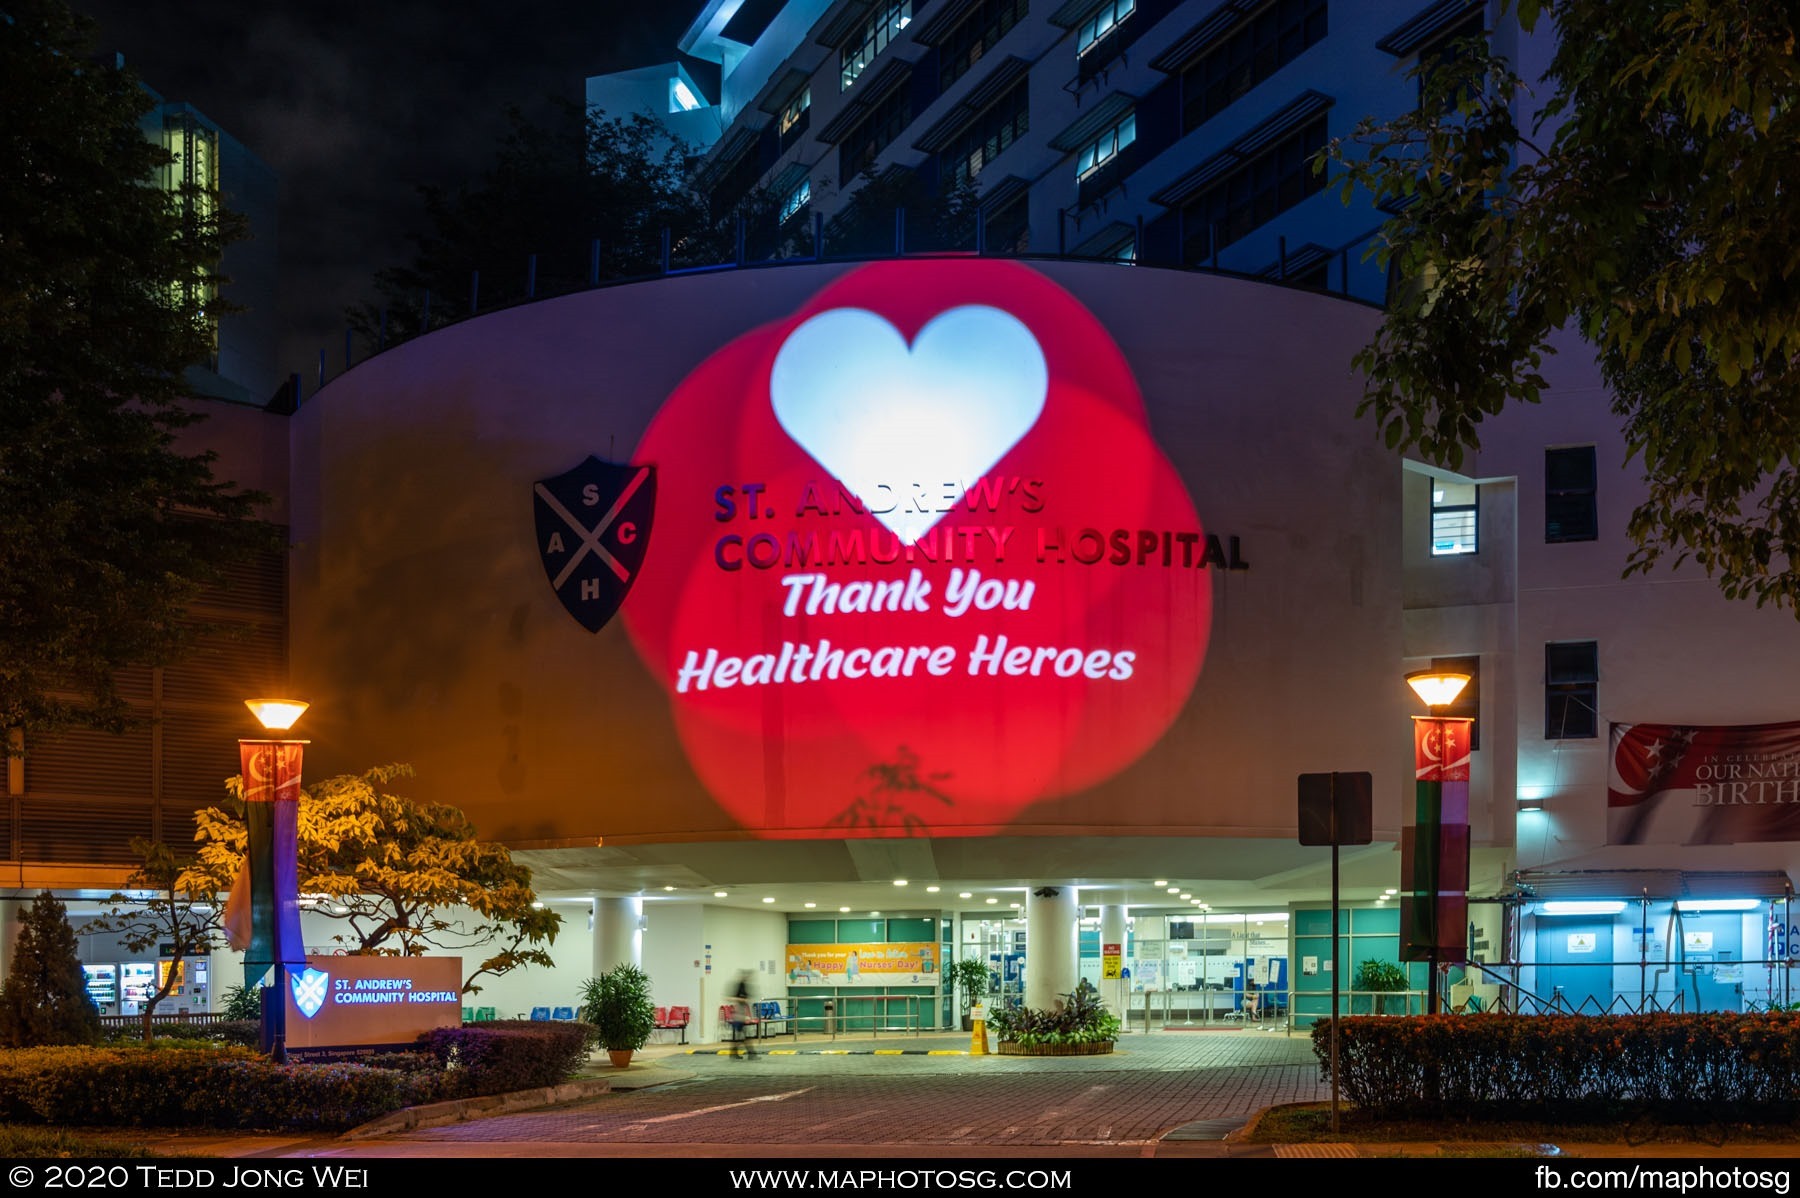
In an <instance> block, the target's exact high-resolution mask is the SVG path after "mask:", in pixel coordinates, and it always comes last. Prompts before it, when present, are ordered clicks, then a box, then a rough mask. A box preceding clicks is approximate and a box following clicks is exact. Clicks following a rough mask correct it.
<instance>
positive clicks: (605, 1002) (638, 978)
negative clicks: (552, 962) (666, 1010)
mask: <svg viewBox="0 0 1800 1198" xmlns="http://www.w3.org/2000/svg"><path fill="white" fill-rule="evenodd" d="M581 1019H582V1021H583V1022H584V1023H591V1024H593V1025H594V1029H595V1032H596V1033H597V1035H598V1036H599V1039H600V1043H602V1044H604V1045H605V1046H606V1047H607V1048H608V1049H612V1050H618V1051H631V1052H636V1051H637V1050H638V1049H640V1048H642V1047H643V1046H644V1045H645V1044H648V1043H649V1042H650V1033H651V1032H653V1031H655V1030H656V1007H655V1006H654V1005H653V1004H652V1003H651V1001H650V977H649V975H648V974H646V973H645V972H644V971H643V970H641V969H639V968H638V967H637V966H635V965H618V966H615V967H613V968H612V969H609V970H607V971H606V972H605V973H603V974H601V975H600V976H599V977H597V978H589V979H588V980H587V981H586V982H584V983H582V987H581Z"/></svg>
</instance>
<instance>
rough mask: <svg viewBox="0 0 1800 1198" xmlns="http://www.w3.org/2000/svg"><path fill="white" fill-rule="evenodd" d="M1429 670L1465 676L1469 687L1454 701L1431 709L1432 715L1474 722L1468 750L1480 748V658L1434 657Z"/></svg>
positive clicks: (1470, 732)
mask: <svg viewBox="0 0 1800 1198" xmlns="http://www.w3.org/2000/svg"><path fill="white" fill-rule="evenodd" d="M1431 668H1432V669H1434V670H1445V671H1448V672H1449V673H1453V674H1467V675H1468V676H1469V685H1467V686H1465V687H1463V688H1462V693H1461V694H1459V695H1457V696H1456V701H1455V702H1453V703H1446V704H1444V705H1443V706H1441V707H1434V708H1432V709H1431V710H1432V714H1434V715H1448V716H1456V717H1459V718H1466V719H1470V720H1473V721H1475V722H1474V723H1472V724H1470V725H1469V748H1471V749H1479V748H1480V747H1481V656H1480V655H1479V654H1476V655H1475V656H1472V657H1434V658H1432V659H1431Z"/></svg>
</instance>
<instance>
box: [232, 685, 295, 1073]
mask: <svg viewBox="0 0 1800 1198" xmlns="http://www.w3.org/2000/svg"><path fill="white" fill-rule="evenodd" d="M244 706H246V707H248V708H249V709H250V712H251V714H252V715H254V716H255V717H256V719H257V722H258V723H260V724H261V725H262V726H263V728H264V729H265V730H267V731H269V732H286V731H287V730H288V729H290V728H292V727H293V726H294V721H296V720H298V719H299V718H300V714H301V713H302V712H304V711H305V710H306V707H307V705H306V704H305V703H302V702H300V701H299V700H297V699H246V700H244ZM310 743H311V742H310V741H304V740H291V739H287V738H280V739H267V738H263V739H241V740H239V741H238V759H239V762H240V764H241V765H242V768H243V773H244V827H245V831H246V833H247V834H248V835H247V841H246V844H245V846H244V852H245V862H246V868H247V871H248V875H249V882H250V894H249V899H250V938H249V944H248V947H246V948H245V950H244V985H245V987H246V988H249V987H254V986H257V985H259V984H260V983H261V982H262V979H263V975H264V974H265V973H267V972H268V971H269V970H270V969H271V968H272V969H273V970H274V971H275V976H274V978H273V985H272V986H271V987H270V991H269V992H266V995H265V1000H264V1001H265V1002H269V1001H273V1003H274V1010H273V1011H272V1012H270V1013H269V1015H268V1017H267V1018H265V1019H264V1021H263V1036H262V1040H263V1043H262V1048H263V1051H265V1052H267V1053H269V1055H270V1056H271V1057H272V1058H273V1059H274V1060H275V1061H277V1062H279V1063H285V1062H286V1061H287V987H288V979H287V970H288V966H289V965H298V966H299V967H300V968H301V969H305V968H306V946H305V944H304V943H303V942H302V941H301V938H300V844H299V824H300V818H299V807H300V759H301V753H302V751H303V749H304V747H305V746H306V745H307V744H310Z"/></svg>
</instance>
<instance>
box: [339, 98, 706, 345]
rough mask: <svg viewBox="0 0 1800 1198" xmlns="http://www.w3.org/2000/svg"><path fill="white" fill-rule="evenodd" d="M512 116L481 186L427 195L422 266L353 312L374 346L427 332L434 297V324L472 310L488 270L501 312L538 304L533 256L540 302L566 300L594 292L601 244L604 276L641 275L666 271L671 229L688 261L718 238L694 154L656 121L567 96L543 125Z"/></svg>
mask: <svg viewBox="0 0 1800 1198" xmlns="http://www.w3.org/2000/svg"><path fill="white" fill-rule="evenodd" d="M507 115H508V119H509V121H510V128H509V130H508V131H507V133H506V135H505V136H504V137H503V138H502V140H501V143H500V146H499V148H498V151H497V152H496V154H495V157H494V161H493V163H492V164H491V165H490V166H489V167H488V168H487V169H486V170H485V171H484V172H482V174H481V175H480V177H479V178H478V179H476V180H475V181H474V182H473V183H471V184H464V185H462V186H460V187H458V188H456V189H455V190H447V189H444V188H439V187H423V188H420V194H421V195H422V197H423V198H424V201H425V211H426V216H427V218H428V220H429V222H430V228H429V229H428V230H427V231H425V232H422V233H418V234H415V235H414V236H413V238H412V241H413V243H414V245H415V247H416V249H415V252H414V254H413V257H412V261H411V262H409V263H407V264H406V265H404V266H398V267H392V268H389V269H386V270H382V271H380V272H378V273H377V274H376V276H375V291H376V298H375V299H373V300H372V301H370V302H367V303H364V304H362V305H360V306H359V307H356V308H354V309H352V310H351V312H350V313H349V316H350V322H351V325H352V327H354V328H355V329H356V330H357V331H358V332H359V333H360V334H361V336H362V337H363V338H364V339H365V340H366V341H368V342H370V343H371V344H374V343H375V342H376V341H377V340H378V339H379V338H380V337H381V335H382V329H383V328H385V330H386V339H387V341H388V342H389V343H393V342H395V341H399V340H404V339H405V338H408V337H412V336H415V335H417V334H418V333H419V332H420V331H422V329H423V327H424V325H423V322H424V321H425V319H426V318H427V313H426V311H425V307H424V304H425V296H426V293H427V292H429V293H430V296H431V304H432V308H431V311H432V312H433V313H435V315H434V316H432V317H431V318H430V319H431V322H432V324H433V325H437V324H442V323H444V322H445V321H446V320H448V319H450V318H452V317H455V316H461V315H463V314H465V313H467V312H468V311H469V305H470V298H471V297H470V288H471V283H472V281H473V280H472V276H473V274H474V272H476V271H479V272H480V286H479V292H478V293H477V295H476V297H475V298H476V299H477V300H478V302H479V305H480V307H481V308H482V309H484V310H485V309H492V308H496V307H502V306H504V305H506V304H510V303H516V302H518V301H520V300H522V299H525V298H526V282H527V264H528V260H529V259H530V257H531V256H532V255H536V258H537V273H536V283H535V286H536V294H537V295H539V296H546V295H557V294H561V293H563V292H569V291H575V290H578V289H580V288H582V287H585V286H587V285H588V278H589V267H590V265H591V262H590V257H591V247H592V244H593V242H594V240H595V239H599V241H600V243H601V258H600V264H599V265H600V275H601V277H602V278H630V277H634V276H638V275H646V274H652V273H654V272H656V271H658V270H660V269H661V265H662V234H663V230H664V229H665V228H666V229H668V230H669V231H670V237H671V254H672V255H675V256H676V257H678V258H679V257H680V256H682V254H683V252H684V251H686V252H690V253H691V252H692V243H693V242H694V241H695V240H696V239H704V238H706V237H708V235H709V234H710V233H711V226H710V222H709V221H708V220H707V217H706V209H705V205H704V204H702V203H701V202H700V200H699V198H698V197H697V196H696V195H695V194H694V193H693V192H692V191H690V190H689V188H688V186H687V163H688V160H689V158H690V156H691V154H692V149H691V147H689V146H687V145H686V144H685V143H683V142H681V141H679V140H671V139H670V138H669V137H668V135H667V133H666V132H665V131H664V130H663V128H662V126H661V125H660V124H658V123H657V121H656V120H655V119H654V118H652V117H650V116H648V115H644V114H636V115H633V116H630V117H611V118H609V117H607V116H606V114H605V113H602V112H600V111H598V110H593V111H589V110H587V109H586V108H584V107H583V106H582V105H580V104H578V103H574V102H571V101H568V100H560V99H555V100H552V101H551V111H550V114H549V116H548V117H547V118H546V119H544V120H542V121H538V122H534V121H532V120H529V119H527V117H526V116H525V114H524V113H522V112H520V111H519V110H518V109H516V108H515V109H511V110H509V112H508V114H507ZM715 240H716V239H715ZM710 248H715V249H716V248H717V247H716V246H714V247H710ZM708 260H709V261H711V260H716V259H714V258H711V257H709V258H708ZM384 314H385V318H384ZM384 321H385V323H384Z"/></svg>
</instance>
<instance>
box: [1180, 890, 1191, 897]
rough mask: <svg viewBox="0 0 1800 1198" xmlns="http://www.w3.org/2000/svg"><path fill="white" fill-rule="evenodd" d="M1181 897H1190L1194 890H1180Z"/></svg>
mask: <svg viewBox="0 0 1800 1198" xmlns="http://www.w3.org/2000/svg"><path fill="white" fill-rule="evenodd" d="M1181 897H1182V898H1184V899H1191V898H1193V897H1194V892H1193V891H1191V890H1184V891H1182V892H1181Z"/></svg>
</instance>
